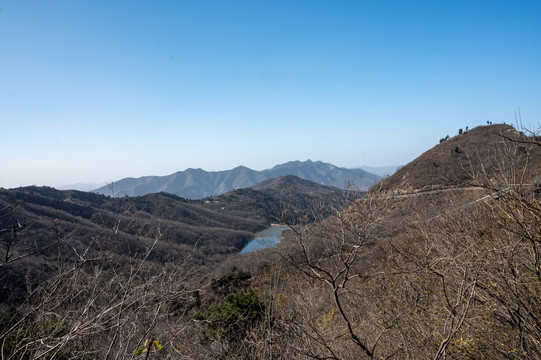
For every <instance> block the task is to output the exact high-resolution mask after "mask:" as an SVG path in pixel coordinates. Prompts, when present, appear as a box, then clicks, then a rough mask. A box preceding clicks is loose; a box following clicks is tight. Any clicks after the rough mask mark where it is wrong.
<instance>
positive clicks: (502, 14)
mask: <svg viewBox="0 0 541 360" xmlns="http://www.w3.org/2000/svg"><path fill="white" fill-rule="evenodd" d="M519 108H520V111H521V114H522V120H523V121H524V123H526V124H531V125H532V126H535V127H537V126H538V124H539V121H540V119H541V1H512V0H509V1H489V0H486V1H476V0H467V1H358V0H356V1H346V0H344V1H334V0H332V1H331V0H328V1H319V0H306V1H298V0H287V1H276V0H273V1H235V0H227V1H223V0H220V1H205V0H197V1H176V0H175V1H148V0H145V1H136V0H114V1H111V0H86V1H83V0H64V1H58V0H56V1H55V0H28V1H27V0H0V125H1V127H0V129H1V131H2V133H1V134H2V149H3V151H2V166H1V169H0V187H16V186H24V185H31V184H36V185H49V186H60V185H65V184H71V183H76V182H82V183H88V182H107V181H111V180H118V179H120V178H124V177H129V176H130V177H139V176H144V175H167V174H170V173H173V172H175V171H178V170H184V169H186V168H189V167H194V168H199V167H200V168H203V169H205V170H209V171H213V170H225V169H229V168H233V167H235V166H238V165H245V166H248V167H250V168H253V169H256V170H262V169H266V168H270V167H272V166H274V165H276V164H278V163H283V162H287V161H290V160H306V159H311V160H314V161H315V160H321V161H325V162H330V163H332V164H334V165H338V166H343V167H355V166H359V165H365V164H366V165H375V166H377V165H381V166H383V165H395V164H396V165H399V164H405V163H407V162H409V161H411V160H413V159H414V158H415V157H417V156H418V155H420V154H421V153H423V152H424V151H426V150H428V149H429V148H431V147H433V146H434V145H435V144H437V143H438V140H439V139H440V138H441V137H444V136H445V135H448V134H449V135H451V136H452V135H454V134H456V133H457V130H458V129H459V128H465V127H466V126H469V127H470V128H473V127H474V126H477V125H481V124H486V122H487V120H489V121H492V122H494V123H496V122H507V123H513V122H514V121H515V119H514V114H515V111H517V110H518V109H519Z"/></svg>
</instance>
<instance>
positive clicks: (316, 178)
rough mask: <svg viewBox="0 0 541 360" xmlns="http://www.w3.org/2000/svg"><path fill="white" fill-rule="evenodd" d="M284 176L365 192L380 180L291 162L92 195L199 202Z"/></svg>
mask: <svg viewBox="0 0 541 360" xmlns="http://www.w3.org/2000/svg"><path fill="white" fill-rule="evenodd" d="M284 175H295V176H297V177H299V178H301V179H305V180H309V181H312V182H315V183H317V184H320V185H329V186H335V187H339V188H347V187H348V186H349V185H351V186H353V187H354V188H356V189H358V190H361V191H364V190H366V189H368V188H369V187H370V186H372V185H373V184H375V183H376V182H377V181H379V180H380V179H381V177H380V176H378V175H375V174H372V173H369V172H367V171H364V170H362V169H346V168H341V167H338V166H334V165H332V164H328V163H324V162H321V161H315V162H314V161H311V160H307V161H290V162H287V163H285V164H280V165H276V166H275V167H273V168H272V169H267V170H263V171H256V170H252V169H249V168H247V167H245V166H239V167H236V168H234V169H231V170H224V171H211V172H209V171H205V170H202V169H187V170H185V171H179V172H176V173H174V174H171V175H167V176H144V177H140V178H124V179H121V180H118V181H115V182H113V183H111V184H109V185H106V186H102V187H100V188H98V189H95V190H93V191H92V192H95V193H99V194H103V195H108V196H113V197H122V196H142V195H145V194H150V193H158V192H166V193H170V194H174V195H178V196H181V197H183V198H186V199H202V198H205V197H208V196H215V195H220V194H224V193H226V192H227V191H230V190H233V189H239V188H246V187H250V186H252V185H255V184H257V183H260V182H262V181H265V180H269V179H274V178H277V177H280V176H284Z"/></svg>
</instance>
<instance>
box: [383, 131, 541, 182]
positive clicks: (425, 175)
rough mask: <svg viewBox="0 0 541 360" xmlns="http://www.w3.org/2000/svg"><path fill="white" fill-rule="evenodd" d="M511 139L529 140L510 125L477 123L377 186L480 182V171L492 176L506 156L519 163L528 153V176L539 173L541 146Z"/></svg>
mask: <svg viewBox="0 0 541 360" xmlns="http://www.w3.org/2000/svg"><path fill="white" fill-rule="evenodd" d="M509 139H521V140H523V141H524V140H525V141H526V142H527V140H528V138H527V137H524V136H523V135H522V134H521V133H519V132H518V131H516V130H515V129H514V128H513V127H511V126H509V125H505V124H496V125H489V126H479V127H476V128H474V129H472V130H470V131H467V132H465V133H463V134H461V135H457V136H455V137H453V138H451V139H449V140H447V141H444V142H443V143H441V144H439V145H436V146H435V147H433V148H432V149H430V150H428V151H427V152H425V153H424V154H422V155H421V156H419V157H418V158H417V159H415V160H413V161H412V162H410V163H409V164H407V165H405V166H404V167H402V168H401V169H399V170H398V171H397V172H396V173H395V174H394V175H393V176H391V177H389V178H387V179H384V180H382V181H381V182H380V183H379V184H378V185H377V186H379V187H380V188H381V189H382V190H384V191H393V192H410V191H420V190H430V189H437V188H445V187H456V186H459V187H463V186H471V185H479V181H480V179H479V178H477V175H479V172H480V171H484V172H485V174H484V175H488V177H491V176H492V175H493V174H494V173H497V172H498V169H499V168H501V167H502V161H504V158H505V161H509V160H510V161H511V162H516V163H517V164H518V163H520V162H523V161H526V158H527V156H526V154H529V155H530V157H529V164H530V169H531V171H532V172H531V173H530V174H528V175H529V177H532V176H533V177H536V176H538V175H539V173H540V164H541V149H539V147H531V149H530V147H529V146H528V145H527V144H518V143H513V142H511V141H509ZM530 150H531V151H530ZM536 164H537V165H536ZM484 178H485V179H486V176H484Z"/></svg>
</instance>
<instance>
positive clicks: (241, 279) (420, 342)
mask: <svg viewBox="0 0 541 360" xmlns="http://www.w3.org/2000/svg"><path fill="white" fill-rule="evenodd" d="M540 164H541V142H540V141H539V138H538V137H536V136H535V134H532V133H528V132H525V133H521V132H518V131H515V130H514V129H513V128H511V127H510V126H506V125H494V126H486V127H479V128H476V129H472V130H470V131H468V132H465V133H463V134H460V135H458V136H456V137H454V138H451V139H449V140H447V141H445V142H442V143H441V144H439V145H437V146H436V147H435V148H433V149H431V150H429V151H428V152H427V153H425V154H423V155H422V156H421V157H420V158H419V159H417V160H415V161H414V162H412V163H410V164H408V165H406V166H405V167H403V168H402V169H401V170H400V171H399V172H397V173H396V174H395V175H393V176H392V177H390V178H388V179H387V180H385V181H384V182H382V183H380V184H377V185H376V186H374V187H373V188H372V189H371V191H370V192H368V193H367V194H364V196H362V197H361V196H356V194H345V195H344V201H345V205H338V203H336V202H330V201H323V200H321V199H320V200H316V199H315V198H316V197H315V193H312V194H311V195H309V196H308V197H306V196H303V197H302V198H298V197H294V196H293V195H292V193H294V192H291V191H290V192H289V193H288V194H289V196H288V195H285V194H284V193H281V194H280V196H281V200H279V201H277V202H273V203H274V204H276V206H275V207H273V209H274V210H273V212H274V214H275V215H274V216H277V217H279V218H281V219H282V220H283V221H286V222H288V223H289V225H290V228H291V230H290V231H288V232H287V233H286V234H285V235H284V239H283V241H282V242H281V244H280V245H278V246H277V247H276V248H273V249H267V250H263V251H258V252H256V253H253V254H249V255H239V254H237V253H236V251H233V249H234V248H236V249H237V251H238V248H239V246H238V245H237V244H239V243H244V242H245V240H246V238H243V236H244V234H245V233H247V234H250V233H252V232H253V231H256V230H257V229H259V228H260V227H262V226H265V225H266V224H267V223H268V222H269V221H270V220H269V218H266V217H265V216H264V214H270V213H271V212H267V211H262V212H257V215H256V216H247V215H246V213H245V215H244V216H243V215H242V211H244V210H245V209H246V206H248V205H247V204H248V203H247V204H245V205H242V206H237V205H238V202H237V201H240V199H242V198H243V197H244V198H246V197H247V196H248V194H249V193H250V192H256V191H258V190H253V189H252V190H243V191H244V192H243V191H241V192H239V193H232V194H229V196H232V197H233V198H232V199H235V201H233V200H232V201H231V208H230V209H231V210H230V211H227V213H228V215H235V214H237V215H238V216H235V217H234V218H231V219H226V218H222V217H220V216H218V213H219V211H218V210H219V209H221V208H222V207H223V206H220V201H224V200H223V199H224V198H220V199H218V198H216V199H207V200H204V201H202V203H203V204H207V206H208V207H207V208H205V211H206V212H195V210H193V209H191V208H189V207H188V205H190V204H191V203H190V202H186V203H185V205H186V207H183V206H184V205H182V206H181V203H182V201H183V200H181V199H171V197H170V196H167V195H164V194H155V195H149V196H147V197H142V198H133V199H132V198H126V199H118V200H119V202H118V203H117V202H114V201H113V199H109V198H105V197H99V198H96V199H97V200H96V201H102V204H100V209H102V210H101V211H100V213H99V215H97V213H96V212H94V210H93V209H92V211H91V209H90V208H86V207H85V206H82V203H81V202H80V201H82V200H81V199H80V197H84V196H94V195H85V194H84V193H73V194H72V195H71V197H70V196H67V194H68V193H58V192H55V191H54V190H52V189H51V190H49V191H50V192H51V194H50V195H47V196H45V195H40V196H42V198H40V199H41V200H40V201H42V202H44V201H49V202H50V203H48V204H43V203H38V201H34V200H32V199H33V198H32V197H33V196H37V195H35V192H39V191H38V190H36V189H22V190H20V191H22V192H23V193H24V192H25V191H26V193H24V194H25V195H24V196H22V195H21V197H17V196H18V195H17V196H15V199H14V200H10V202H7V203H4V205H3V210H2V215H1V216H2V229H3V233H2V248H1V249H2V253H1V254H0V255H1V257H2V262H1V266H0V274H1V276H2V278H3V281H6V280H5V279H9V280H10V281H11V282H12V284H14V285H13V286H15V285H16V288H17V289H18V291H17V292H15V291H12V290H13V289H11V288H7V289H6V288H4V289H3V293H2V294H3V298H2V305H1V306H2V307H1V313H2V319H1V321H2V323H1V325H2V326H1V327H0V343H1V354H2V358H3V359H34V358H45V359H129V358H144V359H208V358H221V359H359V358H361V359H362V358H367V359H370V358H374V359H540V358H541V296H540V295H541V248H540V245H541V235H540V234H541V194H539V188H538V185H537V184H536V183H537V181H538V180H539V177H540V176H541V173H540V169H539V167H540V166H541V165H540ZM289 181H291V179H289ZM42 190H43V189H42ZM42 190H40V191H42ZM329 191H330V190H329ZM323 193H325V192H323ZM10 194H14V193H13V192H11V191H10ZM257 194H260V193H257ZM305 194H306V193H305ZM335 195H336V194H335ZM335 195H333V196H335ZM258 196H261V197H263V196H268V197H269V198H268V199H265V198H261V199H260V200H261V202H253V203H252V202H250V204H259V205H258V206H260V208H265V206H270V205H269V204H270V202H269V201H268V200H269V199H271V198H274V199H276V197H271V195H270V193H267V194H266V195H263V194H262V193H261V194H260V195H258ZM273 196H274V195H273ZM68 199H69V200H68ZM301 199H302V200H301ZM115 200H117V199H115ZM173 200H174V203H172V202H170V201H173ZM206 201H208V202H206ZM273 201H276V200H273ZM123 202H126V203H123ZM129 202H133V203H132V204H136V207H135V208H134V207H133V206H125V205H126V204H127V203H129ZM138 202H139V204H138V205H137V203H138ZM177 202H178V204H177ZM29 204H32V205H29ZM112 204H114V205H115V206H113V205H112ZM234 204H237V205H234ZM137 206H138V207H137ZM253 206H254V207H255V208H258V207H257V206H256V205H253ZM72 207H73V208H72ZM276 207H278V210H276ZM30 208H31V209H32V211H30V210H29V209H30ZM40 209H42V210H43V211H45V212H47V211H48V212H49V213H47V214H46V215H47V216H46V217H39V219H41V220H40V221H41V223H39V226H37V225H34V224H31V220H32V219H31V218H24V219H23V217H20V216H19V215H18V214H19V211H22V213H23V214H29V216H30V215H32V216H34V215H35V214H37V213H38V212H39V211H40ZM50 209H57V210H54V212H53V211H52V210H50ZM151 209H153V210H151ZM156 209H159V210H160V211H161V212H162V213H163V215H160V216H159V217H158V216H156ZM23 210H24V211H23ZM105 210H107V211H105ZM182 211H185V212H186V213H183V212H182ZM201 211H203V210H201ZM236 211H238V213H236ZM276 211H278V212H280V215H278V213H277V212H276ZM16 214H17V216H14V215H16ZM145 214H146V215H145ZM190 214H191V215H190ZM70 216H71V217H73V216H77V217H78V222H77V223H78V224H79V223H80V224H84V226H86V227H85V228H84V231H82V230H80V231H79V230H77V229H75V228H71V227H64V226H65V224H67V223H69V221H68V219H70ZM258 216H259V217H258ZM198 217H200V218H201V220H200V221H201V223H200V224H201V225H200V226H202V227H205V226H209V227H211V228H220V229H230V230H229V231H231V233H229V232H228V231H225V230H224V231H223V232H220V231H217V232H216V234H215V235H212V236H211V235H210V234H214V232H213V231H210V230H209V233H208V234H209V235H206V237H205V238H201V239H198V238H194V241H191V242H190V241H186V242H182V243H181V242H179V241H173V240H172V239H177V238H175V236H179V235H178V234H177V231H185V230H183V229H182V228H177V227H175V226H173V225H171V224H172V223H175V222H176V221H178V219H180V218H182V219H185V220H183V221H185V225H183V226H188V225H189V221H190V219H192V220H193V219H194V218H198ZM21 219H23V220H24V221H21ZM96 219H99V226H98V224H97V222H98V220H96ZM202 219H205V220H202ZM315 220H319V221H315ZM224 223H228V224H229V225H228V226H225V225H223V224H224ZM63 224H64V225H63ZM30 225H32V226H30ZM61 225H62V226H61ZM81 229H82V228H81ZM221 234H223V237H222V235H221ZM213 236H215V237H213ZM229 236H231V238H229ZM237 237H238V238H242V240H235V239H237ZM44 239H47V241H45V240H44ZM210 239H216V241H217V242H212V241H210ZM226 239H229V240H226ZM237 241H238V242H237ZM205 256H208V258H206V257H205ZM207 261H208V263H207ZM208 264H212V265H211V266H209V265H208ZM20 269H25V272H20V271H19V270H20ZM16 270H17V271H16ZM15 274H16V276H15ZM44 274H47V276H44ZM14 276H15V277H14ZM36 279H40V281H35V280H36ZM17 282H18V283H17Z"/></svg>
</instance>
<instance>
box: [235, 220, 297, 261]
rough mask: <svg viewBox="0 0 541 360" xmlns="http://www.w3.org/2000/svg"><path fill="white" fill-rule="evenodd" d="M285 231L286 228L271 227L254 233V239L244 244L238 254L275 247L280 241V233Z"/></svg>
mask: <svg viewBox="0 0 541 360" xmlns="http://www.w3.org/2000/svg"><path fill="white" fill-rule="evenodd" d="M287 229H288V227H287V226H280V225H271V226H270V227H268V228H266V229H265V230H262V231H260V232H258V233H256V234H255V238H254V239H253V240H251V241H250V242H249V243H248V244H246V246H245V247H244V248H243V249H242V250H241V251H240V253H241V254H246V253H249V252H252V251H255V250H261V249H264V248H268V247H273V246H276V244H278V242H279V241H280V236H281V235H282V231H284V230H287Z"/></svg>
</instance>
